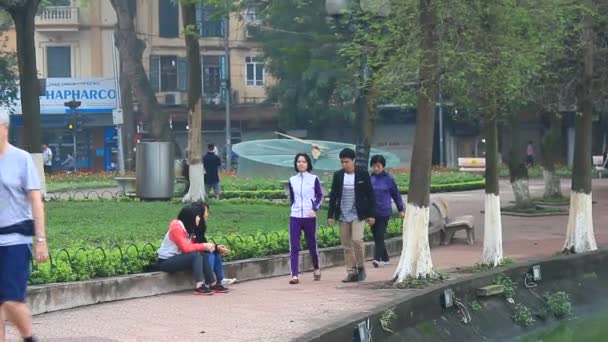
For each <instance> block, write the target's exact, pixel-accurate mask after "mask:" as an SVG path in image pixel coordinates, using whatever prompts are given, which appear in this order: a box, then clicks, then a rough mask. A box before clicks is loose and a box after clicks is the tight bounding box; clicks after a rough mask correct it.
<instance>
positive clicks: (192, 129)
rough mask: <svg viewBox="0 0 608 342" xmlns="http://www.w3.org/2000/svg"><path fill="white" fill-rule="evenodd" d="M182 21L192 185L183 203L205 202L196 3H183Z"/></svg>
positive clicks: (186, 1) (182, 1)
mask: <svg viewBox="0 0 608 342" xmlns="http://www.w3.org/2000/svg"><path fill="white" fill-rule="evenodd" d="M180 6H181V10H182V18H183V19H182V21H183V25H184V32H185V39H186V54H187V58H188V66H189V69H190V70H189V73H188V126H189V129H188V164H189V166H188V167H189V172H188V174H189V180H190V186H189V188H188V193H186V195H184V197H183V198H182V202H196V201H203V200H204V199H205V182H204V173H205V171H204V168H203V163H202V156H203V153H202V152H203V151H202V146H203V145H202V139H203V133H202V129H201V128H202V127H201V126H202V87H201V84H202V81H201V59H200V46H199V43H198V39H199V37H198V33H197V32H196V1H192V0H181V1H180Z"/></svg>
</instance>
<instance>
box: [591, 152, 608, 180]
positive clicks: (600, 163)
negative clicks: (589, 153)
mask: <svg viewBox="0 0 608 342" xmlns="http://www.w3.org/2000/svg"><path fill="white" fill-rule="evenodd" d="M593 166H594V167H595V171H597V176H598V177H599V178H602V174H603V173H604V171H606V163H604V156H593Z"/></svg>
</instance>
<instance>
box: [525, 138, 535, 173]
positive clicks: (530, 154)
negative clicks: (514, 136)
mask: <svg viewBox="0 0 608 342" xmlns="http://www.w3.org/2000/svg"><path fill="white" fill-rule="evenodd" d="M534 157H535V155H534V145H533V144H532V140H530V141H528V147H526V164H527V165H528V167H532V166H534V159H535V158H534Z"/></svg>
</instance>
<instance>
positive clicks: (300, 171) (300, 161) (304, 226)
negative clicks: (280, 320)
mask: <svg viewBox="0 0 608 342" xmlns="http://www.w3.org/2000/svg"><path fill="white" fill-rule="evenodd" d="M293 164H294V165H293V167H294V169H295V170H296V172H297V174H296V175H295V176H292V177H291V178H289V200H290V203H291V215H290V217H289V246H290V248H289V249H290V254H291V259H290V260H291V280H290V281H289V283H290V284H292V285H295V284H298V283H299V282H300V281H299V280H298V274H299V271H300V270H299V260H300V257H299V255H300V236H301V235H302V231H304V236H305V237H306V244H307V245H308V250H309V252H310V257H311V258H312V265H313V267H314V272H313V274H314V280H317V281H318V280H321V269H320V268H319V253H318V251H317V212H318V211H319V209H320V208H321V203H323V190H322V189H321V182H320V181H319V178H318V177H317V176H315V175H313V174H312V173H310V172H311V171H312V160H311V159H310V156H308V154H306V153H298V154H296V157H295V158H294V162H293Z"/></svg>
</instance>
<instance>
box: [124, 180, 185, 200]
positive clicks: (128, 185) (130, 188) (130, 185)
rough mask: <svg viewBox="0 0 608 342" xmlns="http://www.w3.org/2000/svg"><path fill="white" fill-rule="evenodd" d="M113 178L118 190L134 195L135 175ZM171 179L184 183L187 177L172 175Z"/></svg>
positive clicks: (126, 194)
mask: <svg viewBox="0 0 608 342" xmlns="http://www.w3.org/2000/svg"><path fill="white" fill-rule="evenodd" d="M114 180H115V181H116V183H118V187H119V188H120V191H121V192H122V193H123V194H125V196H135V193H136V186H137V185H136V184H137V179H136V177H135V176H120V177H114ZM173 180H174V182H175V183H186V181H187V179H186V178H185V177H182V176H177V177H174V178H173Z"/></svg>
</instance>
